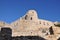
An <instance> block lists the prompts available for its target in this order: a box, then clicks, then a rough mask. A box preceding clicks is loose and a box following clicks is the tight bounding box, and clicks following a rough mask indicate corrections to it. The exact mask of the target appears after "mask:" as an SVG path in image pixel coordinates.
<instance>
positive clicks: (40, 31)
mask: <svg viewBox="0 0 60 40" xmlns="http://www.w3.org/2000/svg"><path fill="white" fill-rule="evenodd" d="M54 24H55V22H51V21H48V20H43V19H39V18H38V14H37V12H36V11H35V10H29V11H28V12H27V13H26V14H25V15H24V16H22V17H21V18H19V19H18V20H16V21H14V22H12V23H10V24H8V23H5V22H2V21H0V30H1V28H3V27H8V28H11V29H12V36H41V37H43V38H45V39H47V40H57V39H58V38H59V37H60V27H57V26H55V25H54Z"/></svg>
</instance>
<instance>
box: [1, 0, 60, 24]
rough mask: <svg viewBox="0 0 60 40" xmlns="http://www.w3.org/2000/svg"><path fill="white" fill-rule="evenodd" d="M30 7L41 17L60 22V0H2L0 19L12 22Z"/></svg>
mask: <svg viewBox="0 0 60 40" xmlns="http://www.w3.org/2000/svg"><path fill="white" fill-rule="evenodd" d="M30 9H34V10H36V11H37V13H38V16H39V18H40V19H45V20H50V21H59V22H60V0H0V20H1V21H5V22H7V23H11V22H13V21H15V20H17V19H19V18H20V17H21V16H23V15H24V14H25V13H26V12H27V11H28V10H30Z"/></svg>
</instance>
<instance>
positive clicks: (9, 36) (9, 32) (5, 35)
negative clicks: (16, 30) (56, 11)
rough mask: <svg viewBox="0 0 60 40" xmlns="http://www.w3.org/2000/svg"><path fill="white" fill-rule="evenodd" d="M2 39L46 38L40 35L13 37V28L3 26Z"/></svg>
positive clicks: (38, 39) (33, 39)
mask: <svg viewBox="0 0 60 40" xmlns="http://www.w3.org/2000/svg"><path fill="white" fill-rule="evenodd" d="M0 40H46V39H44V38H42V37H39V36H17V37H12V29H10V28H1V31H0Z"/></svg>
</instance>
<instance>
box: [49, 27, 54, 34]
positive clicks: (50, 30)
mask: <svg viewBox="0 0 60 40" xmlns="http://www.w3.org/2000/svg"><path fill="white" fill-rule="evenodd" d="M49 32H50V35H53V34H54V31H53V28H52V26H51V27H50V28H49Z"/></svg>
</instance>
